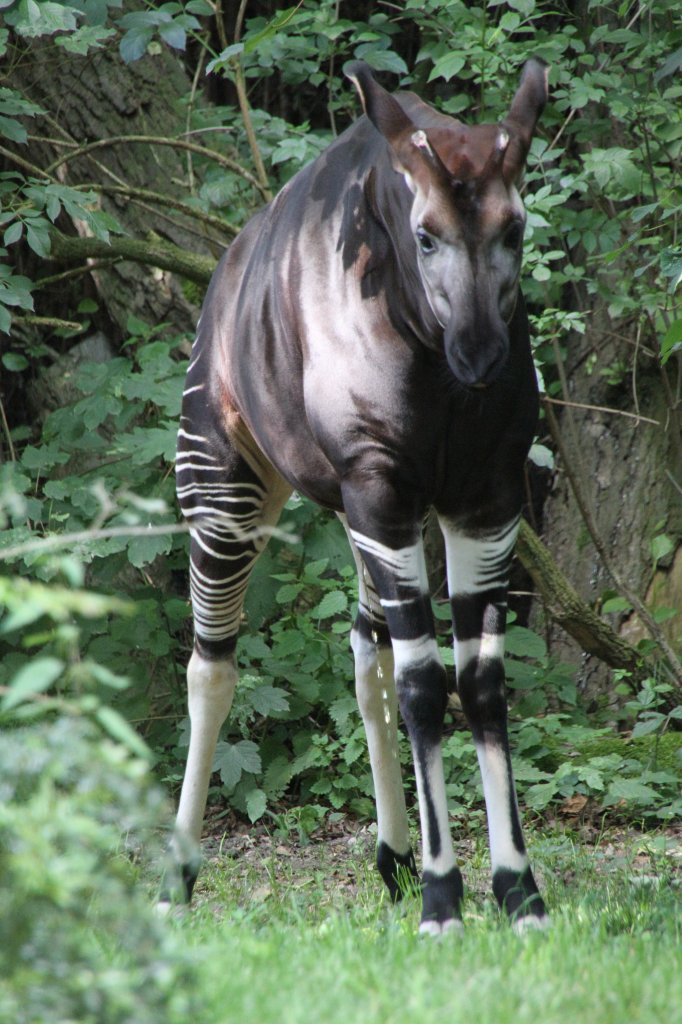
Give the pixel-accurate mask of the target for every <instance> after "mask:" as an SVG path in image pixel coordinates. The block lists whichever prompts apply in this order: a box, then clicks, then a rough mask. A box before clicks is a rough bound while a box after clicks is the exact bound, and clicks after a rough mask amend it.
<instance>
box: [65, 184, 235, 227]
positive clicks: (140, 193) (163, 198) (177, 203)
mask: <svg viewBox="0 0 682 1024" xmlns="http://www.w3.org/2000/svg"><path fill="white" fill-rule="evenodd" d="M78 189H83V190H86V191H89V192H102V193H105V194H106V195H122V196H130V198H131V199H140V200H146V201H147V202H150V203H161V204H162V205H163V206H166V207H170V208H171V209H172V210H177V211H178V212H179V213H184V214H185V215H186V216H187V217H193V218H194V219H195V220H198V221H201V222H202V223H203V224H207V225H209V226H210V227H214V228H217V229H218V230H219V231H227V232H228V234H230V235H233V236H234V235H237V234H239V228H238V227H236V226H235V225H234V224H230V222H229V221H226V220H223V218H222V217H216V216H215V215H214V214H212V213H206V212H205V211H204V210H199V209H197V208H196V207H195V206H190V205H189V203H183V202H182V200H181V199H173V198H171V197H170V196H167V195H163V193H161V192H152V191H151V190H150V189H146V188H134V187H133V186H132V185H97V184H94V185H93V184H91V185H87V184H85V185H79V186H78Z"/></svg>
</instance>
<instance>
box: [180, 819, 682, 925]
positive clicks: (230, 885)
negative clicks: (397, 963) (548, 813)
mask: <svg viewBox="0 0 682 1024" xmlns="http://www.w3.org/2000/svg"><path fill="white" fill-rule="evenodd" d="M455 832H456V830H455V829H453V834H454V833H455ZM529 839H530V847H531V856H532V859H533V865H534V869H535V874H536V877H537V878H538V882H539V884H540V886H541V887H542V888H543V889H544V890H546V891H549V890H554V892H555V898H559V899H560V898H561V892H562V890H564V889H570V888H572V887H573V885H574V884H576V883H577V882H579V881H580V879H581V876H584V874H585V872H588V873H589V874H591V875H592V876H593V877H595V879H599V878H600V877H601V878H604V879H608V878H615V877H616V876H619V877H622V878H624V879H627V881H629V882H634V883H635V884H646V885H651V884H655V885H658V884H661V883H665V884H670V885H673V886H675V887H676V888H678V887H679V888H680V889H682V825H677V826H674V827H669V828H666V829H661V830H657V831H656V832H641V831H638V830H636V829H634V828H630V827H628V828H616V827H614V828H610V829H601V828H599V827H598V826H597V825H596V824H594V823H592V822H589V821H584V822H582V823H577V822H571V821H569V822H566V821H560V820H555V821H552V822H549V823H547V824H546V825H545V826H543V828H542V831H540V830H539V829H536V830H535V831H531V833H530V837H529ZM375 842H376V838H375V835H374V832H373V829H372V826H368V825H366V824H359V823H358V822H357V821H354V820H353V819H352V818H345V817H340V818H339V819H338V820H335V821H334V822H332V823H325V825H324V827H320V828H317V829H315V830H314V831H313V832H312V834H311V835H310V836H307V835H305V834H304V832H303V831H302V830H301V829H300V828H298V827H297V826H296V819H295V818H293V819H292V820H289V821H286V820H284V821H283V822H282V823H280V824H279V825H270V826H264V825H262V824H260V823H258V824H257V825H249V824H245V823H244V822H240V821H238V820H236V819H235V818H234V817H233V816H232V815H230V816H228V817H224V816H218V817H211V816H210V815H209V817H208V820H207V823H206V827H205V839H204V841H203V842H202V850H203V855H204V867H203V869H202V872H201V874H200V876H199V881H198V883H197V888H196V892H195V904H199V905H201V904H202V903H204V904H206V903H208V904H214V907H213V909H214V910H215V911H216V912H219V911H220V902H222V900H223V899H225V898H227V899H229V901H230V902H233V901H236V902H237V903H239V904H240V905H242V906H249V905H253V904H259V903H263V902H265V901H266V900H268V899H269V898H271V897H275V896H277V897H281V896H282V894H283V892H291V893H292V894H295V895H300V896H301V897H303V898H304V901H305V897H306V890H307V889H308V887H310V888H311V895H312V893H313V892H314V898H315V899H319V898H320V891H321V888H322V891H323V892H324V894H325V895H324V900H325V902H326V903H328V904H329V906H330V907H332V906H333V907H338V908H341V907H343V906H348V905H349V904H352V903H353V902H354V901H355V900H356V899H357V898H359V896H360V894H361V893H364V894H365V897H366V894H367V891H368V889H369V890H370V892H376V895H377V897H378V896H379V894H380V893H381V889H382V887H381V883H380V880H379V877H378V875H377V873H376V871H375V869H374V847H375ZM455 852H456V854H457V857H458V860H459V862H460V864H461V867H462V870H463V873H464V876H465V884H466V890H467V894H468V897H469V899H470V900H472V901H473V902H474V903H476V902H479V901H481V900H483V899H485V898H487V897H489V895H490V867H489V860H488V852H487V839H486V835H485V832H484V831H483V830H479V831H478V832H477V833H476V834H475V835H472V836H471V837H466V838H460V839H456V841H455ZM321 881H322V882H323V886H322V887H320V884H319V883H320V882H321ZM216 900H218V902H215V903H214V901H216Z"/></svg>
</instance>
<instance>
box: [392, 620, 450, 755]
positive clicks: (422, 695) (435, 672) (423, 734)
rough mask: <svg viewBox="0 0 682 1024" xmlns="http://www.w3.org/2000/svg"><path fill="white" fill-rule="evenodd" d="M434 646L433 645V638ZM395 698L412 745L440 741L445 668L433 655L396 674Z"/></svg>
mask: <svg viewBox="0 0 682 1024" xmlns="http://www.w3.org/2000/svg"><path fill="white" fill-rule="evenodd" d="M433 644H434V648H435V646H436V644H435V640H434V641H433ZM396 685H397V689H398V701H399V703H400V712H401V714H402V716H403V720H404V722H405V725H406V726H407V732H408V735H409V737H410V740H411V742H412V743H413V744H417V745H419V746H421V745H424V746H426V747H429V748H430V747H433V746H434V745H435V744H437V743H439V742H440V739H441V736H442V732H443V720H444V718H445V709H446V707H447V702H448V687H447V679H446V675H445V668H444V667H443V665H442V664H441V662H440V659H438V658H436V657H434V658H433V659H429V660H428V661H424V662H421V663H418V664H416V665H410V666H406V667H405V668H403V669H401V671H399V672H397V673H396Z"/></svg>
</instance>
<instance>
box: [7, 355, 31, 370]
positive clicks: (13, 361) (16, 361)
mask: <svg viewBox="0 0 682 1024" xmlns="http://www.w3.org/2000/svg"><path fill="white" fill-rule="evenodd" d="M2 365H3V366H4V367H5V369H6V370H9V371H10V372H11V373H21V371H22V370H26V369H27V368H28V359H27V358H26V356H22V355H20V354H19V353H18V352H5V354H4V356H3V357H2Z"/></svg>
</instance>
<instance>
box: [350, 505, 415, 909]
mask: <svg viewBox="0 0 682 1024" xmlns="http://www.w3.org/2000/svg"><path fill="white" fill-rule="evenodd" d="M339 519H340V520H341V522H342V523H343V525H344V527H345V529H346V533H347V534H348V541H349V543H350V547H351V551H352V553H353V558H354V559H355V565H356V568H357V571H358V591H359V608H358V617H357V619H356V622H355V625H354V627H353V631H352V633H351V647H352V648H353V655H354V657H355V692H356V695H357V699H358V707H359V708H360V714H361V715H362V720H363V724H364V726H365V733H366V735H367V748H368V751H369V759H370V764H371V767H372V779H373V781H374V794H375V799H376V808H377V866H378V868H379V871H380V873H381V876H382V878H383V879H384V882H385V883H386V885H387V887H388V890H389V893H390V895H391V898H392V899H394V900H397V899H399V898H400V896H401V894H402V890H401V888H400V885H399V884H398V881H397V878H398V877H399V876H400V873H401V869H404V870H406V871H407V873H408V874H409V875H412V876H414V877H415V878H416V865H415V862H414V856H413V854H412V848H411V843H410V830H409V826H408V821H407V808H406V806H405V790H404V788H403V779H402V770H401V766H400V754H399V748H398V697H397V694H396V688H395V678H394V671H393V651H392V650H391V647H390V638H389V636H388V630H387V627H386V620H385V618H384V613H383V611H382V608H381V605H380V603H379V598H378V596H377V594H376V591H375V589H374V584H373V582H372V580H371V578H370V576H369V574H368V572H367V569H366V567H365V565H364V563H363V561H362V558H361V557H360V553H359V552H358V549H357V547H356V546H355V543H354V541H353V538H352V537H351V535H350V532H349V530H348V526H347V523H346V520H345V516H343V515H340V516H339Z"/></svg>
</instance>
